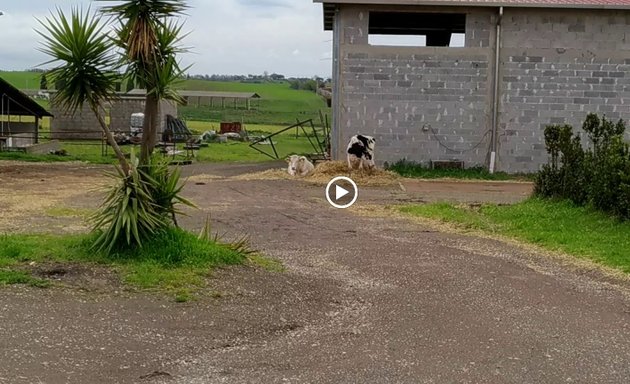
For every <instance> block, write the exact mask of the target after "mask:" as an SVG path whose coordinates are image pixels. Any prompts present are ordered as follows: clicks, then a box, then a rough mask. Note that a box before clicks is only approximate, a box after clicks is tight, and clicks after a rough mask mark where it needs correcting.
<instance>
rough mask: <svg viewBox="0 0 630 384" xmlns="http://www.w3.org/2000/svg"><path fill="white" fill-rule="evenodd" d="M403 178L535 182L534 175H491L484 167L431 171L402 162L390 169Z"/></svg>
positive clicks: (412, 163) (499, 173) (497, 173)
mask: <svg viewBox="0 0 630 384" xmlns="http://www.w3.org/2000/svg"><path fill="white" fill-rule="evenodd" d="M388 169H389V170H390V171H393V172H396V173H398V174H399V175H401V176H403V177H411V178H420V179H443V178H452V179H469V180H533V178H534V176H533V175H524V174H518V175H510V174H507V173H505V172H495V173H490V172H488V170H487V169H485V168H483V167H472V168H467V169H431V168H428V167H425V166H423V165H421V164H417V163H414V162H410V161H404V160H401V161H399V162H397V163H395V164H392V165H390V166H389V167H388Z"/></svg>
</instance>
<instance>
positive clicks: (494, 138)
mask: <svg viewBox="0 0 630 384" xmlns="http://www.w3.org/2000/svg"><path fill="white" fill-rule="evenodd" d="M502 19H503V7H499V19H498V20H497V38H496V41H495V49H494V51H495V58H494V95H493V106H492V150H491V152H490V167H489V169H488V171H489V172H490V173H494V171H495V167H496V159H497V144H498V140H497V133H498V131H499V127H498V125H499V62H500V58H501V20H502Z"/></svg>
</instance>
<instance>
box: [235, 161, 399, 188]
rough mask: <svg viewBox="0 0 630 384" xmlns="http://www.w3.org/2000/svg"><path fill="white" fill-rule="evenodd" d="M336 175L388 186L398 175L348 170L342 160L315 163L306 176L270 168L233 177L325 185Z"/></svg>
mask: <svg viewBox="0 0 630 384" xmlns="http://www.w3.org/2000/svg"><path fill="white" fill-rule="evenodd" d="M336 176H347V177H350V178H351V179H352V180H354V181H355V182H356V183H357V185H359V186H389V185H398V183H399V181H400V176H398V175H397V174H395V173H393V172H390V171H385V170H382V169H375V170H373V171H372V172H368V171H353V172H348V165H347V164H346V163H345V162H343V161H326V162H323V163H319V164H317V166H316V167H315V170H314V171H313V173H312V174H310V175H309V176H306V177H293V176H290V175H289V174H288V173H287V170H286V168H282V169H270V170H267V171H263V172H256V173H248V174H244V175H239V176H236V177H234V179H237V180H290V179H295V180H303V181H306V182H309V183H313V184H321V185H326V184H328V182H329V181H330V179H332V178H333V177H336Z"/></svg>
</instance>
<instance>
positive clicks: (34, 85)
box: [0, 71, 42, 89]
mask: <svg viewBox="0 0 630 384" xmlns="http://www.w3.org/2000/svg"><path fill="white" fill-rule="evenodd" d="M41 75H42V74H41V73H38V72H25V71H24V72H4V71H0V77H2V78H3V79H5V80H6V81H8V82H9V83H10V84H12V85H13V86H14V87H16V88H19V89H39V80H40V77H41Z"/></svg>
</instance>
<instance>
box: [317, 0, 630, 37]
mask: <svg viewBox="0 0 630 384" xmlns="http://www.w3.org/2000/svg"><path fill="white" fill-rule="evenodd" d="M313 2H315V3H322V4H323V6H324V29H325V30H327V31H329V30H332V24H333V23H332V19H333V16H334V13H335V5H337V4H367V5H434V6H459V7H512V8H569V9H579V8H582V9H628V10H630V0H313Z"/></svg>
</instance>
